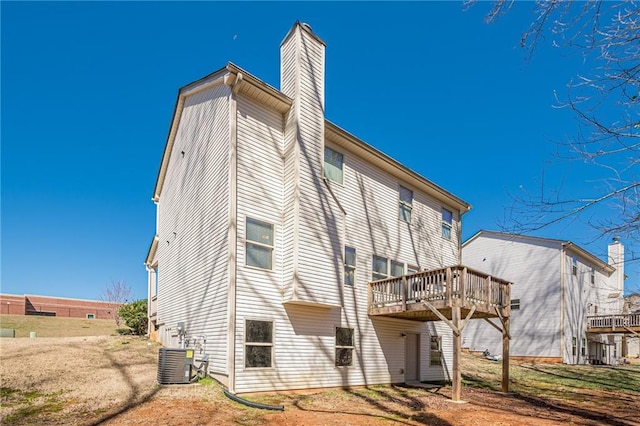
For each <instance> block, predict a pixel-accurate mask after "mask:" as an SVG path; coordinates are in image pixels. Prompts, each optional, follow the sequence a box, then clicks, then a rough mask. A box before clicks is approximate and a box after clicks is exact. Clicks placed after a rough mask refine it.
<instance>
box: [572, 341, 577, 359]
mask: <svg viewBox="0 0 640 426" xmlns="http://www.w3.org/2000/svg"><path fill="white" fill-rule="evenodd" d="M577 346H578V339H576V338H575V337H572V338H571V355H573V356H576V354H577V353H578V348H577Z"/></svg>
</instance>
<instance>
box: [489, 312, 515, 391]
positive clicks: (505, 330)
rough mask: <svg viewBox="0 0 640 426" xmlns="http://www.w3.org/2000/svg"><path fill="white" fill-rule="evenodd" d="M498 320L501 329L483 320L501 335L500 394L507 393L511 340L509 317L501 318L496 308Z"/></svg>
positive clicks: (491, 322)
mask: <svg viewBox="0 0 640 426" xmlns="http://www.w3.org/2000/svg"><path fill="white" fill-rule="evenodd" d="M495 310H496V314H497V315H498V319H500V322H501V323H502V327H500V326H498V325H496V324H495V323H494V322H493V321H491V320H490V319H489V318H483V319H484V320H485V321H486V322H488V323H489V324H491V326H492V327H493V328H495V329H496V330H498V331H499V332H500V333H502V383H501V385H502V392H504V393H509V340H511V334H509V317H503V316H502V314H501V313H500V311H499V310H498V308H496V309H495Z"/></svg>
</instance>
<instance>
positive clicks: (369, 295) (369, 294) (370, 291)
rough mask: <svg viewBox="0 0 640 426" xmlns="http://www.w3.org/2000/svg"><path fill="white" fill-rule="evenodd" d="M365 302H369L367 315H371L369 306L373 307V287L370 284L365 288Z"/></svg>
mask: <svg viewBox="0 0 640 426" xmlns="http://www.w3.org/2000/svg"><path fill="white" fill-rule="evenodd" d="M367 300H368V301H369V303H368V306H367V313H368V314H369V315H371V306H373V287H372V286H371V283H369V285H368V286H367Z"/></svg>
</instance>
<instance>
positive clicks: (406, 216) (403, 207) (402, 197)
mask: <svg viewBox="0 0 640 426" xmlns="http://www.w3.org/2000/svg"><path fill="white" fill-rule="evenodd" d="M398 203H399V208H398V214H399V217H400V220H402V221H404V222H407V223H411V210H412V209H413V191H412V190H410V189H407V188H405V187H404V186H402V185H401V186H400V191H399V201H398Z"/></svg>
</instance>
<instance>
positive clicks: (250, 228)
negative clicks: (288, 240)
mask: <svg viewBox="0 0 640 426" xmlns="http://www.w3.org/2000/svg"><path fill="white" fill-rule="evenodd" d="M246 223H247V229H246V237H247V238H246V248H247V250H246V261H245V263H246V265H247V266H255V267H256V268H261V269H269V270H271V269H273V241H274V235H273V234H274V232H273V225H272V224H270V223H267V222H262V221H260V220H256V219H251V218H249V217H248V218H247V222H246Z"/></svg>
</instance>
